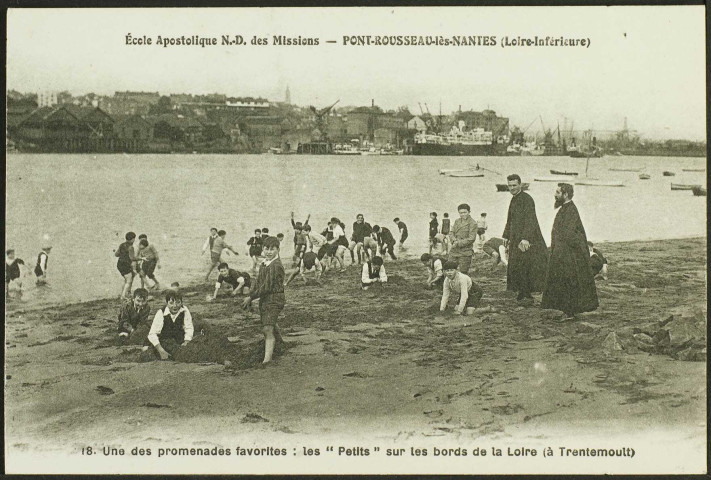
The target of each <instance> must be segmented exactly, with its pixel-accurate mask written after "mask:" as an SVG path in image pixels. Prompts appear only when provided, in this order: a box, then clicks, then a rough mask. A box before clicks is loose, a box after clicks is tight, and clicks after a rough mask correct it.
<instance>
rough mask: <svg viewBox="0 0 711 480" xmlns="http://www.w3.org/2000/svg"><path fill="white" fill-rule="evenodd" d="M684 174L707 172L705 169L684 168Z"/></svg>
mask: <svg viewBox="0 0 711 480" xmlns="http://www.w3.org/2000/svg"><path fill="white" fill-rule="evenodd" d="M681 171H682V172H705V171H706V169H705V168H682V169H681Z"/></svg>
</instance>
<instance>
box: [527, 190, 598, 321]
mask: <svg viewBox="0 0 711 480" xmlns="http://www.w3.org/2000/svg"><path fill="white" fill-rule="evenodd" d="M555 208H559V210H558V213H557V214H556V216H555V220H554V221H553V232H552V233H551V258H550V261H549V262H548V273H547V275H546V287H545V289H544V290H543V300H542V301H541V307H542V308H551V309H555V310H561V311H563V312H564V313H565V315H566V317H567V318H568V319H570V318H572V317H573V315H575V314H576V313H581V312H591V311H593V310H595V309H596V308H597V307H598V301H597V289H596V288H595V278H594V277H593V274H592V271H591V270H590V253H589V251H588V238H587V236H586V235H585V228H583V222H582V221H581V220H580V215H579V214H578V207H576V206H575V204H574V203H573V186H572V185H570V184H568V183H559V184H558V188H557V189H556V191H555Z"/></svg>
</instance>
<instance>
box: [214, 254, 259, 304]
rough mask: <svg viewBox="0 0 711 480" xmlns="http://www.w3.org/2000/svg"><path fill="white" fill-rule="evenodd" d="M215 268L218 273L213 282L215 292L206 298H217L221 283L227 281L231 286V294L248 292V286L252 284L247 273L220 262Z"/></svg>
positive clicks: (246, 293)
mask: <svg viewBox="0 0 711 480" xmlns="http://www.w3.org/2000/svg"><path fill="white" fill-rule="evenodd" d="M217 270H218V271H219V272H220V275H219V276H218V277H217V283H215V293H214V294H213V295H212V297H209V296H208V300H209V301H212V300H215V299H216V298H217V292H219V291H220V288H221V287H222V284H223V283H227V285H229V286H230V287H232V296H233V297H235V296H237V294H238V293H244V294H245V295H248V294H249V287H251V286H252V279H251V278H250V276H249V274H248V273H243V272H238V271H237V270H235V269H233V268H230V267H229V265H227V264H226V263H224V262H223V263H221V264H220V265H219V266H218V267H217Z"/></svg>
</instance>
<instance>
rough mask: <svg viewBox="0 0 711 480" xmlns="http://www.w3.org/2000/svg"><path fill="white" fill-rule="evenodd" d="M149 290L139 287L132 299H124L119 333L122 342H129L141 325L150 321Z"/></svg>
mask: <svg viewBox="0 0 711 480" xmlns="http://www.w3.org/2000/svg"><path fill="white" fill-rule="evenodd" d="M149 313H150V307H149V306H148V290H146V289H145V288H137V289H136V290H134V292H133V298H132V299H131V300H124V301H123V304H122V305H121V310H120V311H119V315H118V332H119V333H118V335H119V340H120V341H121V343H128V341H129V337H131V335H132V334H133V333H134V332H135V331H136V329H137V328H138V326H139V325H141V324H143V325H144V326H145V324H147V323H148V314H149Z"/></svg>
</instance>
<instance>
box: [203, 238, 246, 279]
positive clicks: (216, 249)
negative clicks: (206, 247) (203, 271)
mask: <svg viewBox="0 0 711 480" xmlns="http://www.w3.org/2000/svg"><path fill="white" fill-rule="evenodd" d="M226 236H227V232H225V231H224V230H220V231H219V232H217V238H216V239H215V242H214V243H213V244H212V249H211V250H210V260H211V261H212V263H211V264H210V269H209V270H208V271H207V275H205V281H207V279H208V278H210V274H211V273H212V270H213V269H214V268H215V267H216V266H218V265H219V264H220V263H221V260H220V259H221V258H222V251H223V250H225V249H227V250H229V251H231V252H232V253H234V254H235V255H239V253H237V252H236V251H235V249H234V248H232V246H230V245H227V242H225V237H226Z"/></svg>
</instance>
